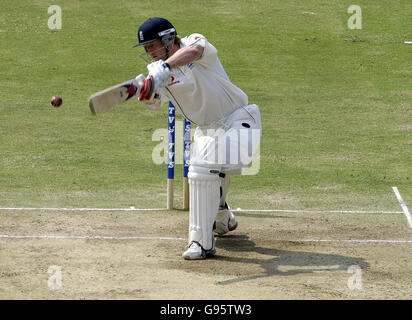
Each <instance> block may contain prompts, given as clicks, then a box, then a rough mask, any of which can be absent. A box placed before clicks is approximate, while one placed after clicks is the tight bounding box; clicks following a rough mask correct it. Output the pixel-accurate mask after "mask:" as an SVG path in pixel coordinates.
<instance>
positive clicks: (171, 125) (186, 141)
mask: <svg viewBox="0 0 412 320" xmlns="http://www.w3.org/2000/svg"><path fill="white" fill-rule="evenodd" d="M175 118H176V110H175V106H174V105H173V104H172V102H170V101H169V117H168V148H167V209H168V210H172V209H173V198H174V196H173V188H174V187H173V182H174V177H175V133H176V132H175ZM183 128H184V129H183V130H184V135H183V137H184V138H183V209H184V210H188V209H189V183H188V180H187V174H188V172H189V161H190V142H191V124H190V121H189V120H187V119H185V120H184V126H183Z"/></svg>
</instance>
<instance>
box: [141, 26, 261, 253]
mask: <svg viewBox="0 0 412 320" xmlns="http://www.w3.org/2000/svg"><path fill="white" fill-rule="evenodd" d="M137 38H138V40H139V43H138V44H136V47H138V46H143V47H144V50H145V52H144V54H147V55H148V57H149V58H150V60H151V61H154V62H152V63H150V64H148V65H147V69H148V76H147V77H146V78H145V80H144V85H143V88H142V89H141V92H140V96H139V100H140V101H142V102H143V103H144V104H145V105H146V106H147V107H148V108H149V109H151V110H155V109H158V108H160V107H161V106H162V105H163V104H165V103H166V102H168V101H172V103H173V104H174V105H175V107H176V109H177V110H178V111H179V112H180V113H181V114H182V115H183V116H184V117H185V118H186V119H188V120H189V121H191V122H192V123H193V124H194V125H196V126H197V128H196V131H195V134H194V144H193V152H192V155H191V160H190V167H189V174H188V179H189V189H190V200H189V202H190V218H189V243H188V247H187V250H186V251H185V252H184V253H183V258H184V259H186V260H199V259H206V258H208V257H211V256H213V255H214V254H215V253H216V250H215V245H214V241H215V240H214V233H216V234H218V235H223V234H225V233H227V232H229V231H232V230H235V229H236V227H237V225H238V222H237V219H236V217H235V215H234V214H233V212H232V211H231V210H230V207H229V206H228V205H227V203H226V195H227V193H228V189H229V184H230V176H231V175H232V174H239V173H241V169H242V168H244V167H246V166H247V165H248V164H249V163H250V161H251V159H252V157H253V155H254V154H255V153H256V151H257V149H258V147H259V144H260V138H261V129H262V126H261V119H260V111H259V108H258V106H257V105H255V104H249V102H248V96H247V95H246V94H245V93H244V92H243V91H242V90H241V89H239V88H238V87H237V86H235V85H234V84H233V83H232V82H231V81H230V79H229V77H228V75H227V74H226V72H225V70H224V68H223V66H222V64H221V63H220V61H219V58H218V55H217V50H216V48H215V47H214V46H213V45H212V44H211V43H210V42H209V41H208V40H207V39H206V38H205V36H203V35H201V34H198V33H194V34H191V35H189V36H187V37H184V38H180V37H179V36H178V35H177V32H176V29H175V28H174V26H173V25H172V24H171V23H170V22H169V21H168V20H166V19H163V18H150V19H148V20H146V21H144V22H143V23H142V24H141V25H140V27H139V29H138V32H137Z"/></svg>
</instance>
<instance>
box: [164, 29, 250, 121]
mask: <svg viewBox="0 0 412 320" xmlns="http://www.w3.org/2000/svg"><path fill="white" fill-rule="evenodd" d="M181 40H182V45H181V48H183V47H186V46H189V45H192V44H196V45H200V46H202V47H203V48H204V50H203V55H202V56H201V58H200V59H198V60H196V61H194V62H191V63H189V64H188V65H185V66H182V67H179V68H175V69H173V70H172V73H171V81H170V83H169V84H168V85H167V87H166V89H165V90H162V102H165V101H166V99H165V98H166V97H167V98H168V99H169V100H170V101H172V103H173V104H174V106H175V107H176V109H177V110H178V111H179V112H180V113H182V114H183V116H184V117H186V118H187V119H188V120H190V121H191V122H193V123H194V124H196V125H198V126H207V125H209V124H211V123H213V122H215V121H217V120H220V119H222V118H224V117H226V116H228V115H229V114H231V113H232V112H233V111H234V110H236V109H238V108H239V107H242V106H246V105H247V104H248V97H247V95H246V94H245V93H244V92H243V91H242V90H241V89H239V88H238V87H237V86H235V85H234V84H233V83H232V82H230V79H229V77H228V76H227V74H226V72H225V70H224V69H223V66H222V64H221V63H220V61H219V58H218V56H217V50H216V48H215V47H214V46H213V45H212V44H210V43H209V42H208V41H207V39H206V38H205V37H204V36H203V35H201V34H198V33H195V34H192V35H190V36H188V37H185V38H183V39H181ZM165 96H166V97H165Z"/></svg>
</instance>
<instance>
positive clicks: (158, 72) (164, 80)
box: [147, 60, 171, 91]
mask: <svg viewBox="0 0 412 320" xmlns="http://www.w3.org/2000/svg"><path fill="white" fill-rule="evenodd" d="M147 70H149V76H152V77H153V82H154V88H155V89H156V91H157V89H158V88H163V87H166V86H167V84H168V83H169V81H170V76H171V72H170V66H169V65H168V64H167V63H165V62H164V61H163V60H158V61H156V62H153V63H151V64H149V65H148V66H147Z"/></svg>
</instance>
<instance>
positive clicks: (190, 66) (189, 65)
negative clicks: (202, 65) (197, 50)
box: [187, 62, 195, 70]
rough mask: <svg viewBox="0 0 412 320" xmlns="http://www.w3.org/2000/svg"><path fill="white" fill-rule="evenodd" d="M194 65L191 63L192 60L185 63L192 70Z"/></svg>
mask: <svg viewBox="0 0 412 320" xmlns="http://www.w3.org/2000/svg"><path fill="white" fill-rule="evenodd" d="M194 66H195V65H194V64H193V62H191V63H189V64H188V65H187V67H188V68H189V69H190V70H192V69H193V67H194Z"/></svg>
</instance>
